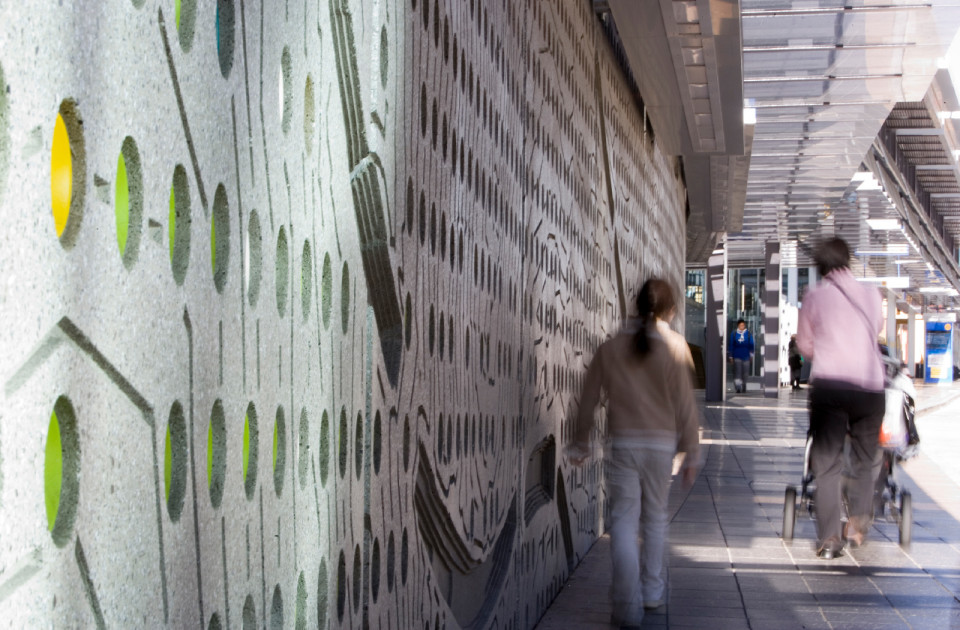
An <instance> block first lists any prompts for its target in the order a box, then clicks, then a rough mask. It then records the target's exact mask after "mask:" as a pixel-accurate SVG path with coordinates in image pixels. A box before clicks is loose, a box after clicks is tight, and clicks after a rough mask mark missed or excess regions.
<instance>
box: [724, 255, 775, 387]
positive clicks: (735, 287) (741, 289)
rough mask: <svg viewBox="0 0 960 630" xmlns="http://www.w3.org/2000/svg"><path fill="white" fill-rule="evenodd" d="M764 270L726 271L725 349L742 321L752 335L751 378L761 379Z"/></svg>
mask: <svg viewBox="0 0 960 630" xmlns="http://www.w3.org/2000/svg"><path fill="white" fill-rule="evenodd" d="M765 278H766V272H765V270H764V269H729V270H728V271H727V333H726V334H727V337H726V339H727V345H729V343H730V333H732V332H733V331H734V329H735V328H736V327H737V320H740V319H742V320H744V321H745V322H746V324H747V330H749V331H750V333H751V334H752V335H753V342H754V358H753V361H751V362H750V371H749V375H750V376H752V377H753V376H756V377H759V376H760V363H761V361H760V355H761V352H760V349H761V348H762V347H763V294H762V292H763V283H764V280H765ZM727 370H728V372H727V383H728V384H730V386H731V387H732V384H733V367H732V366H731V365H730V364H729V363H728V364H727Z"/></svg>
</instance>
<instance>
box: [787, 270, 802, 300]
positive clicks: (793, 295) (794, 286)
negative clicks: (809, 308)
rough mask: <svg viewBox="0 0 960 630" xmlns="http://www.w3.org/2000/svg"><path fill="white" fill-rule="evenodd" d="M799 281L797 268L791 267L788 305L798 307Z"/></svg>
mask: <svg viewBox="0 0 960 630" xmlns="http://www.w3.org/2000/svg"><path fill="white" fill-rule="evenodd" d="M799 281H800V278H799V273H798V270H797V268H796V267H790V268H789V269H787V304H790V305H791V306H796V305H797V303H798V302H799V300H800V295H799V291H798V286H799Z"/></svg>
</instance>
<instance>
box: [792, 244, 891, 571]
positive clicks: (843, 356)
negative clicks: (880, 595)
mask: <svg viewBox="0 0 960 630" xmlns="http://www.w3.org/2000/svg"><path fill="white" fill-rule="evenodd" d="M815 259H816V263H817V268H818V271H819V272H820V275H821V276H822V277H823V282H822V283H821V284H820V285H818V286H817V287H816V288H814V289H811V290H810V291H809V292H808V293H807V295H806V297H805V299H804V302H803V307H802V308H801V309H800V319H799V325H798V331H797V344H798V346H799V349H800V352H801V353H802V354H803V356H804V357H806V358H808V359H810V360H811V361H812V367H811V371H810V383H811V392H810V434H811V437H812V439H813V444H812V447H811V451H810V465H811V468H812V472H813V474H814V476H815V477H816V479H817V485H816V496H815V500H816V505H817V538H818V547H817V555H818V556H819V557H821V558H824V559H831V558H833V557H835V556H837V555H839V554H840V552H841V550H842V549H843V547H844V544H845V543H846V544H849V545H850V546H852V547H856V546H859V545H861V544H863V541H864V539H865V538H866V535H867V532H868V530H869V528H870V525H871V523H872V518H873V494H874V480H875V479H876V478H877V474H878V472H879V471H878V470H877V469H876V468H877V467H876V465H875V463H876V462H878V459H877V457H876V455H877V444H878V439H879V435H880V426H881V423H882V421H883V415H884V409H885V397H884V368H883V365H882V364H881V361H880V357H879V351H878V349H877V342H876V339H877V335H878V334H879V333H880V331H881V329H882V327H883V316H882V313H881V297H880V293H879V292H878V291H877V289H876V288H874V287H871V286H869V285H864V284H861V283H860V282H858V281H857V279H856V278H854V276H853V274H852V273H851V272H850V268H849V265H850V249H849V247H848V246H847V243H846V242H845V241H844V240H843V239H840V238H832V239H830V240H828V241H826V242H824V243H823V244H822V245H821V246H820V247H819V248H818V250H817V252H816V255H815ZM848 432H849V434H850V472H851V475H852V484H851V486H850V490H849V493H848V498H849V502H848V508H849V509H848V514H849V518H848V521H847V524H846V527H844V528H841V511H842V506H841V491H840V484H841V471H842V468H843V446H844V440H845V438H846V435H847V433H848Z"/></svg>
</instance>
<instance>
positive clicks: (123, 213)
mask: <svg viewBox="0 0 960 630" xmlns="http://www.w3.org/2000/svg"><path fill="white" fill-rule="evenodd" d="M116 197H117V203H116V206H115V212H116V215H117V245H118V246H119V247H120V255H121V256H123V255H124V254H125V253H126V251H127V234H128V232H129V230H130V184H129V183H128V181H127V161H126V160H125V159H124V157H123V151H121V152H120V157H119V158H117V184H116Z"/></svg>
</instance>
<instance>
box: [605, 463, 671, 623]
mask: <svg viewBox="0 0 960 630" xmlns="http://www.w3.org/2000/svg"><path fill="white" fill-rule="evenodd" d="M611 450H612V455H611V457H610V459H609V465H608V468H607V470H608V477H607V480H608V484H609V489H610V495H611V510H610V519H611V525H610V555H611V560H612V562H613V583H612V584H611V587H610V598H611V600H612V601H613V614H614V617H616V618H617V619H619V620H622V621H623V622H626V623H631V622H639V620H640V619H642V618H643V602H645V601H646V602H653V601H655V600H659V599H663V597H664V586H665V585H664V581H663V577H662V575H661V573H662V569H663V551H664V546H665V544H666V529H667V496H668V493H669V489H670V473H671V470H672V465H673V453H672V452H670V451H669V450H668V449H664V448H644V447H636V446H633V447H629V448H624V447H617V446H616V445H614V446H613V448H612V449H611ZM641 529H642V534H643V541H642V547H643V550H642V553H641V550H640V546H639V545H638V541H637V536H638V534H639V533H640V532H641Z"/></svg>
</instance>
